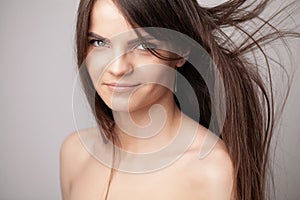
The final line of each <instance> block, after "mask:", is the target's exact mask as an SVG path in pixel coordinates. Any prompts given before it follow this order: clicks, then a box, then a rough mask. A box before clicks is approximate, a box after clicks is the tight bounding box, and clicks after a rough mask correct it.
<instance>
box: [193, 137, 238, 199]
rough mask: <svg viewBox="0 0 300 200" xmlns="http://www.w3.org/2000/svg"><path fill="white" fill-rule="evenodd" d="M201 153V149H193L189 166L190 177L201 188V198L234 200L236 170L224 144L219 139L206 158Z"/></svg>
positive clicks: (202, 140)
mask: <svg viewBox="0 0 300 200" xmlns="http://www.w3.org/2000/svg"><path fill="white" fill-rule="evenodd" d="M208 134H211V133H208ZM204 138H205V137H202V139H201V143H202V145H203V142H205V141H204ZM200 151H201V148H195V149H193V151H192V152H191V153H190V155H191V157H190V161H189V166H188V168H189V169H190V170H189V177H190V178H191V180H192V181H193V183H194V185H195V187H196V188H199V189H198V190H197V191H199V193H200V194H199V196H201V198H203V199H207V200H214V199H218V200H230V199H231V200H232V199H233V192H232V191H233V179H234V178H233V177H234V170H233V165H232V161H231V159H230V156H229V154H228V151H227V149H226V146H225V144H224V142H223V141H222V140H220V139H217V140H216V142H215V143H214V146H213V147H212V148H211V149H210V151H209V152H208V153H207V154H205V156H202V157H201V156H200V154H201V152H200Z"/></svg>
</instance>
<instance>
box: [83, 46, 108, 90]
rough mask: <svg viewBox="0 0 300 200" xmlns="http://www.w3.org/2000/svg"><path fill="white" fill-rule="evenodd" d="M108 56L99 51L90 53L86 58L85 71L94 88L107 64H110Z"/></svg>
mask: <svg viewBox="0 0 300 200" xmlns="http://www.w3.org/2000/svg"><path fill="white" fill-rule="evenodd" d="M110 60H111V59H110V57H109V54H108V53H106V52H101V51H96V50H93V51H90V52H89V54H88V56H87V57H86V60H85V64H86V67H87V71H88V73H89V75H90V77H91V79H92V81H93V84H94V86H95V87H96V86H97V85H98V83H99V81H100V80H101V78H102V76H103V73H104V71H105V68H106V66H107V64H108V63H109V62H110Z"/></svg>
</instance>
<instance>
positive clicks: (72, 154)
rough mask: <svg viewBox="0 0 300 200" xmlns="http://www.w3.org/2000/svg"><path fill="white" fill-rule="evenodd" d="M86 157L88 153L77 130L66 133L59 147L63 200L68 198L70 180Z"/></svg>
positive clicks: (80, 167) (82, 164)
mask: <svg viewBox="0 0 300 200" xmlns="http://www.w3.org/2000/svg"><path fill="white" fill-rule="evenodd" d="M88 158H89V154H88V153H87V151H86V150H85V149H84V147H83V145H82V143H81V141H80V138H79V135H78V132H77V131H76V132H73V133H71V134H70V135H68V136H67V137H66V138H65V140H64V141H63V143H62V145H61V149H60V181H61V189H62V195H63V199H64V200H65V199H69V197H68V195H69V191H70V189H71V186H72V180H73V178H75V177H76V175H77V174H78V173H79V172H80V170H81V169H82V168H83V166H84V165H85V163H86V161H87V160H88ZM75 166H76V167H75Z"/></svg>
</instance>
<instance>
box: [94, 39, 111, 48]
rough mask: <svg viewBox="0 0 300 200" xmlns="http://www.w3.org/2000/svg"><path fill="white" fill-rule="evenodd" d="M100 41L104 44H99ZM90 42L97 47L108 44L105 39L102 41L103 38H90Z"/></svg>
mask: <svg viewBox="0 0 300 200" xmlns="http://www.w3.org/2000/svg"><path fill="white" fill-rule="evenodd" d="M96 43H97V44H96ZM99 43H102V44H103V45H99ZM89 44H90V45H93V46H95V47H104V46H107V45H108V44H107V43H106V42H105V41H102V40H95V39H94V40H90V41H89Z"/></svg>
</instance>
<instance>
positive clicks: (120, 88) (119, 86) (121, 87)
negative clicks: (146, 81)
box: [104, 83, 141, 92]
mask: <svg viewBox="0 0 300 200" xmlns="http://www.w3.org/2000/svg"><path fill="white" fill-rule="evenodd" d="M104 85H105V86H107V87H108V88H109V89H110V90H112V91H114V92H128V91H130V90H133V89H135V88H137V87H138V86H140V85H141V84H131V83H104Z"/></svg>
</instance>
